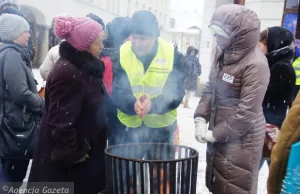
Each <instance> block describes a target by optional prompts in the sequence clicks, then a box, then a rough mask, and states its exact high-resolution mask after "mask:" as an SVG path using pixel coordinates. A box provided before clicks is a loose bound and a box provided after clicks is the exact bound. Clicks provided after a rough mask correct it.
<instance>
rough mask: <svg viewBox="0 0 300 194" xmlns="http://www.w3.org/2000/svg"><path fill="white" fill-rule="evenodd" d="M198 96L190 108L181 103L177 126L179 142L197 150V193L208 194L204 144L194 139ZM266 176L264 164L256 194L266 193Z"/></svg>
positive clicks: (192, 100) (266, 169)
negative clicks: (194, 117)
mask: <svg viewBox="0 0 300 194" xmlns="http://www.w3.org/2000/svg"><path fill="white" fill-rule="evenodd" d="M199 100H200V98H197V97H194V96H193V97H191V100H190V103H189V105H190V109H185V108H183V106H182V105H181V106H180V107H179V110H178V126H179V131H180V132H179V133H180V144H182V145H186V146H189V147H192V148H195V149H197V150H198V152H199V164H198V180H197V194H208V193H209V191H208V190H207V188H206V186H205V168H206V161H205V157H206V154H205V152H206V144H201V143H199V142H197V141H196V140H195V136H194V132H195V129H194V119H193V116H194V112H195V109H196V107H197V105H198V102H199ZM267 177H268V167H267V165H266V164H265V165H264V167H263V168H262V169H261V171H260V176H259V180H258V192H257V193H258V194H266V193H267V190H266V184H267Z"/></svg>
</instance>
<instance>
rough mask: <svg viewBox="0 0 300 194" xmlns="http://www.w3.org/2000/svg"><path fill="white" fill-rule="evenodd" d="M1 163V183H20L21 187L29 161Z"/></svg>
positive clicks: (15, 160) (16, 160) (2, 160)
mask: <svg viewBox="0 0 300 194" xmlns="http://www.w3.org/2000/svg"><path fill="white" fill-rule="evenodd" d="M1 163H2V168H1V172H0V182H19V183H20V184H19V185H20V186H21V185H22V182H23V179H24V178H25V177H26V172H27V168H28V164H29V160H24V159H1Z"/></svg>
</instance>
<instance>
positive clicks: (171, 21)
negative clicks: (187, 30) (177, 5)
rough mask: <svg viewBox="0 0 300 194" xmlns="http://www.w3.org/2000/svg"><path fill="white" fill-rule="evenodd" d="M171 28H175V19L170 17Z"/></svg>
mask: <svg viewBox="0 0 300 194" xmlns="http://www.w3.org/2000/svg"><path fill="white" fill-rule="evenodd" d="M170 28H175V19H174V18H170Z"/></svg>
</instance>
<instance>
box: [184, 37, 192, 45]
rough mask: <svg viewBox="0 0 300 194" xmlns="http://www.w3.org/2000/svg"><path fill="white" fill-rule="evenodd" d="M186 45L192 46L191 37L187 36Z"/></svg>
mask: <svg viewBox="0 0 300 194" xmlns="http://www.w3.org/2000/svg"><path fill="white" fill-rule="evenodd" d="M185 44H187V45H190V44H191V38H190V37H189V36H187V37H186V38H185Z"/></svg>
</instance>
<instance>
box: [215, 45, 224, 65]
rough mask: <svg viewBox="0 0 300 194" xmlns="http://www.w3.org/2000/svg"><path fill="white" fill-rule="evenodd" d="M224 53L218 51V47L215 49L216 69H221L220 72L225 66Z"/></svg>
mask: <svg viewBox="0 0 300 194" xmlns="http://www.w3.org/2000/svg"><path fill="white" fill-rule="evenodd" d="M224 55H225V53H224V51H223V50H221V51H220V49H218V46H216V48H215V49H214V65H215V67H219V69H220V70H222V68H223V66H224Z"/></svg>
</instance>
